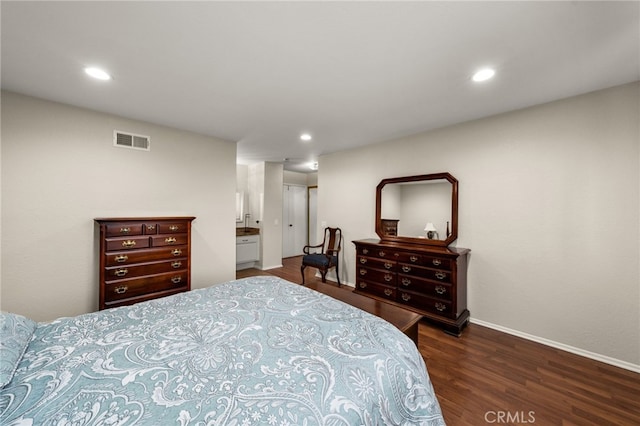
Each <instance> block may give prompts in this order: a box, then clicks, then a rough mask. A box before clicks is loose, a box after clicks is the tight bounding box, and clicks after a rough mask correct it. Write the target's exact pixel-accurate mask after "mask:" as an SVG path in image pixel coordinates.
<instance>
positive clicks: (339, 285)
mask: <svg viewBox="0 0 640 426" xmlns="http://www.w3.org/2000/svg"><path fill="white" fill-rule="evenodd" d="M336 278H337V279H338V287H342V284H340V266H339V265H338V264H336Z"/></svg>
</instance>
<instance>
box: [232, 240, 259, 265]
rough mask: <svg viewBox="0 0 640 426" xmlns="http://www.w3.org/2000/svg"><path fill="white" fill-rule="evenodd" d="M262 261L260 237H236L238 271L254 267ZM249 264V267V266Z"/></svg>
mask: <svg viewBox="0 0 640 426" xmlns="http://www.w3.org/2000/svg"><path fill="white" fill-rule="evenodd" d="M258 260H260V235H246V236H242V237H236V269H243V268H241V267H240V268H239V266H244V267H252V266H253V262H257V261H258ZM247 264H248V265H247Z"/></svg>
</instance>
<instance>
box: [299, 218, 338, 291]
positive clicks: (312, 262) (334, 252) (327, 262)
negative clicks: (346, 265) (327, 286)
mask: <svg viewBox="0 0 640 426" xmlns="http://www.w3.org/2000/svg"><path fill="white" fill-rule="evenodd" d="M341 245H342V231H341V230H340V228H330V227H327V228H324V238H323V239H322V243H321V244H318V245H315V246H304V248H303V249H302V251H303V253H304V256H303V257H302V266H301V267H300V272H301V273H302V285H304V269H305V268H306V267H307V266H311V267H313V268H317V269H318V270H319V271H320V275H322V282H323V283H326V282H327V280H326V276H327V271H328V270H329V269H331V268H336V277H337V278H338V287H340V286H341V284H340V267H339V264H338V257H339V255H340V247H341Z"/></svg>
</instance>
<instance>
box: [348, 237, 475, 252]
mask: <svg viewBox="0 0 640 426" xmlns="http://www.w3.org/2000/svg"><path fill="white" fill-rule="evenodd" d="M353 243H354V244H356V245H357V244H370V245H375V246H379V247H387V248H389V249H402V250H412V251H419V252H429V253H438V254H443V255H450V256H460V255H464V254H467V253H469V252H470V251H471V250H470V249H468V248H463V247H440V246H427V245H421V244H407V243H396V242H391V241H382V240H379V239H377V238H369V239H365V240H355V241H353Z"/></svg>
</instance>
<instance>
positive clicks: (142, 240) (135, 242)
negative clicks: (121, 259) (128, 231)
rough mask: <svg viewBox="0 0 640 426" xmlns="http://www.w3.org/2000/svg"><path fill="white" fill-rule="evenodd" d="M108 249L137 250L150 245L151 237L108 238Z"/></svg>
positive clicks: (106, 243) (106, 241)
mask: <svg viewBox="0 0 640 426" xmlns="http://www.w3.org/2000/svg"><path fill="white" fill-rule="evenodd" d="M105 247H106V251H114V250H135V249H141V248H147V247H149V237H122V238H106V239H105Z"/></svg>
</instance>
